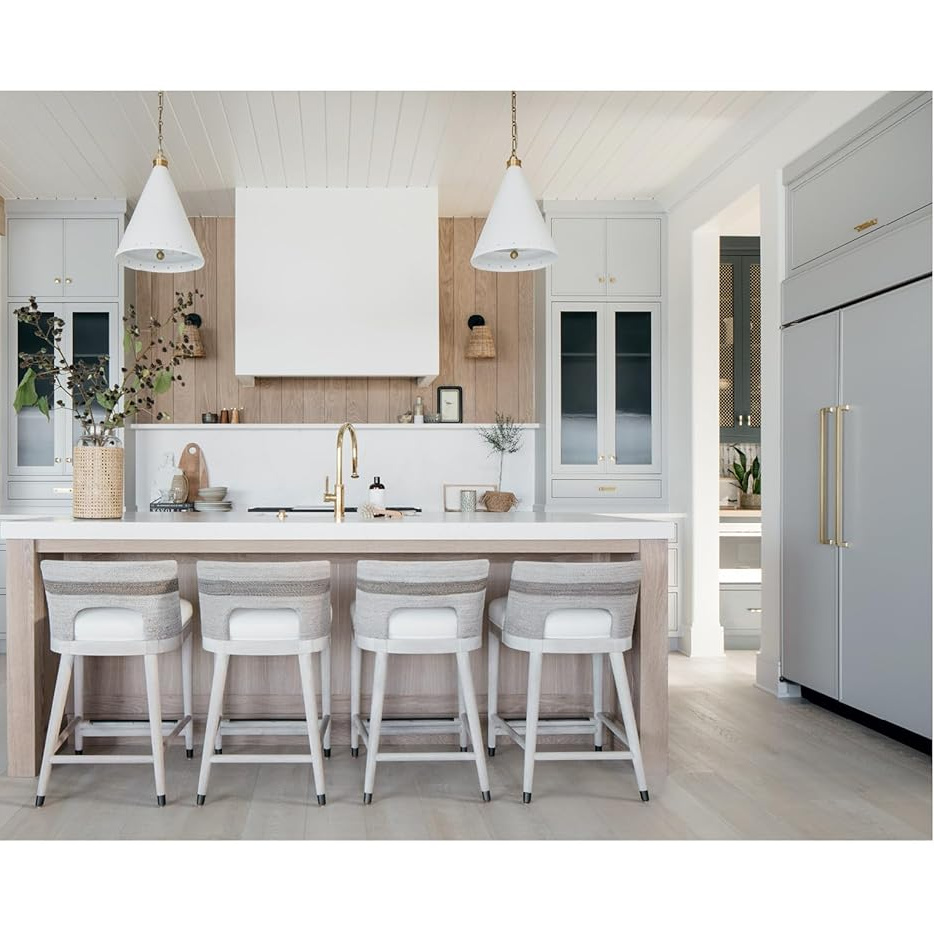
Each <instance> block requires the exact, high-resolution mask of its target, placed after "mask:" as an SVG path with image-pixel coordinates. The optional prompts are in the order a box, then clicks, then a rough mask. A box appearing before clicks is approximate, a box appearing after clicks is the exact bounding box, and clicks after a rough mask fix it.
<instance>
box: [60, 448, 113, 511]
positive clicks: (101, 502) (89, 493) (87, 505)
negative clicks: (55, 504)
mask: <svg viewBox="0 0 934 932" xmlns="http://www.w3.org/2000/svg"><path fill="white" fill-rule="evenodd" d="M73 466H74V475H73V482H72V486H73V488H74V493H73V498H72V508H71V513H72V515H73V516H74V517H76V518H122V517H123V447H115V446H109V447H94V446H89V447H84V446H82V447H75V450H74V463H73Z"/></svg>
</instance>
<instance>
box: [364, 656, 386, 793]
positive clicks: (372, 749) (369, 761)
mask: <svg viewBox="0 0 934 932" xmlns="http://www.w3.org/2000/svg"><path fill="white" fill-rule="evenodd" d="M388 662H389V655H388V654H386V653H385V652H383V651H379V652H378V653H377V654H376V659H375V663H374V665H373V696H372V699H371V701H370V728H369V732H370V735H369V739H368V740H367V744H366V774H365V776H364V778H363V802H364V803H371V802H373V784H374V783H376V758H377V755H378V754H379V733H380V729H381V728H382V725H383V697H384V696H385V695H386V667H387V665H388Z"/></svg>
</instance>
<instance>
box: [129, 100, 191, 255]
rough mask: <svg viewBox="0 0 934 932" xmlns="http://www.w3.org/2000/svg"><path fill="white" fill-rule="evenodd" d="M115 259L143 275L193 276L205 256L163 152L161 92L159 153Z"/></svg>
mask: <svg viewBox="0 0 934 932" xmlns="http://www.w3.org/2000/svg"><path fill="white" fill-rule="evenodd" d="M117 259H118V260H119V261H120V262H122V263H123V265H125V266H126V267H127V268H129V269H139V270H140V271H143V272H193V271H195V269H200V268H201V267H202V266H203V265H204V256H202V255H201V250H200V249H199V248H198V241H197V240H196V239H195V234H194V232H193V231H192V229H191V224H190V223H189V222H188V217H187V216H186V215H185V208H184V207H183V206H182V202H181V200H179V197H178V192H177V191H176V190H175V185H173V184H172V179H171V177H170V176H169V160H168V159H167V158H166V157H165V153H164V152H163V151H162V91H159V150H158V151H157V152H156V157H155V158H154V159H153V160H152V173H151V174H150V176H149V180H148V181H147V182H146V187H145V188H143V193H142V194H141V195H140V198H139V202H138V203H137V205H136V210H134V211H133V216H132V218H131V219H130V222H129V224H127V228H126V231H125V232H124V234H123V239H122V240H121V241H120V246H119V247H118V249H117Z"/></svg>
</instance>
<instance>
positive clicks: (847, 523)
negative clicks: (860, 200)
mask: <svg viewBox="0 0 934 932" xmlns="http://www.w3.org/2000/svg"><path fill="white" fill-rule="evenodd" d="M839 314H840V402H841V404H843V405H848V406H849V410H847V411H845V412H844V414H843V444H842V450H843V463H842V467H843V477H844V478H843V508H842V516H841V517H842V536H843V539H844V541H846V542H847V543H848V545H849V546H848V547H846V548H843V549H842V550H841V551H840V552H841V611H840V617H841V644H840V666H841V682H840V699H841V701H842V702H844V703H846V704H847V705H850V706H853V707H855V708H857V709H861V710H862V711H864V712H868V713H869V714H870V715H874V716H876V717H877V718H881V719H883V720H885V721H887V722H893V723H894V724H896V725H900V726H902V727H903V728H907V729H909V730H910V731H913V732H916V733H918V734H922V735H925V736H927V737H931V280H930V279H926V280H924V281H921V282H916V283H915V284H913V285H907V286H905V287H902V288H899V289H897V290H894V291H891V292H888V293H887V294H884V295H880V296H879V297H876V298H872V299H870V300H867V301H863V302H861V303H860V304H857V305H853V306H852V307H848V308H845V309H843V310H842V311H840V312H839Z"/></svg>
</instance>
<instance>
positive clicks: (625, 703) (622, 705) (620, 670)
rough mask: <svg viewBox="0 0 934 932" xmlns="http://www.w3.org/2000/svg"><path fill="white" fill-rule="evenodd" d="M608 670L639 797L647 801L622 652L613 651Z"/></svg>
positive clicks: (647, 794)
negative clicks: (614, 689)
mask: <svg viewBox="0 0 934 932" xmlns="http://www.w3.org/2000/svg"><path fill="white" fill-rule="evenodd" d="M610 668H611V669H612V670H613V678H614V679H615V680H616V693H617V695H618V696H619V709H620V712H621V713H622V716H623V726H624V727H625V729H626V743H627V744H628V745H629V750H630V751H632V766H633V769H634V770H635V771H636V783H638V784H639V795H640V796H641V797H642V799H643V800H644V801H646V802H647V801H648V798H649V787H648V784H647V783H646V782H645V769H644V768H643V766H642V748H641V747H640V746H639V731H638V729H637V728H636V713H635V711H634V710H633V707H632V693H630V691H629V677H628V676H627V675H626V660H625V658H624V657H623V654H622V652H620V651H614V652H613V653H611V654H610Z"/></svg>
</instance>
